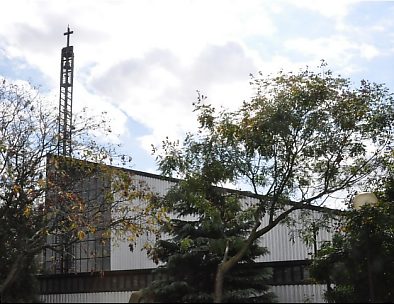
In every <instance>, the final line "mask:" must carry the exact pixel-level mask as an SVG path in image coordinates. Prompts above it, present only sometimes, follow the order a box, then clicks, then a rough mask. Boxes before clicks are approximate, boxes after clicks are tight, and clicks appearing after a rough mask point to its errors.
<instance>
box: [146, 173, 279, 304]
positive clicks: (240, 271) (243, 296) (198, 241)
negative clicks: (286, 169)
mask: <svg viewBox="0 0 394 304" xmlns="http://www.w3.org/2000/svg"><path fill="white" fill-rule="evenodd" d="M164 205H165V207H166V209H167V210H168V211H169V212H170V214H171V215H172V217H173V219H172V220H171V222H170V223H168V225H166V226H164V231H163V232H164V235H166V236H167V237H166V238H165V239H162V240H159V241H158V242H157V244H156V246H155V247H154V248H153V249H152V251H151V252H150V256H151V257H153V259H154V260H155V261H156V262H161V263H164V266H161V267H159V269H158V271H157V272H158V274H159V275H160V277H161V278H162V279H159V280H157V281H154V282H153V283H152V284H151V286H150V287H149V288H148V289H146V290H145V291H144V293H145V296H146V297H148V298H150V299H154V300H155V301H156V302H166V303H169V302H172V303H197V302H199V303H201V302H205V303H207V302H208V303H209V302H212V301H213V288H214V280H215V273H216V271H217V267H218V265H219V264H220V263H221V261H222V259H223V252H227V253H226V255H227V254H228V255H233V254H234V253H236V252H237V251H239V249H240V248H241V247H242V246H243V240H244V238H245V236H246V234H247V233H248V231H249V229H250V228H251V226H252V225H253V221H252V220H251V214H250V213H245V212H243V211H242V209H241V201H240V196H239V194H238V193H236V192H226V191H224V190H223V189H220V188H217V187H214V186H212V184H211V182H210V180H209V179H206V177H205V176H193V177H192V178H189V179H188V180H186V181H181V182H179V183H178V184H177V186H176V187H174V188H173V189H171V190H170V191H169V192H168V194H167V195H166V197H165V199H164ZM265 253H266V249H265V248H263V247H260V246H258V245H256V244H253V245H252V246H250V248H249V249H248V251H247V252H246V253H245V254H244V256H243V257H242V259H241V260H240V262H239V264H238V265H237V267H234V268H233V269H232V270H231V271H230V272H229V273H228V275H227V277H226V279H225V281H224V284H225V287H224V291H223V301H224V302H230V303H257V302H258V303H260V302H272V301H273V299H274V296H273V294H272V293H271V292H269V291H268V286H267V279H268V278H269V273H268V272H267V270H264V269H262V268H261V267H258V265H257V264H256V263H255V262H254V260H255V258H257V257H259V256H262V255H263V254H265Z"/></svg>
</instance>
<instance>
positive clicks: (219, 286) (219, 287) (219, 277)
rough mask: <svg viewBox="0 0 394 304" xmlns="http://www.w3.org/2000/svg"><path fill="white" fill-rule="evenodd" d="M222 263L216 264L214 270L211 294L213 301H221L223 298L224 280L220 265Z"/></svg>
mask: <svg viewBox="0 0 394 304" xmlns="http://www.w3.org/2000/svg"><path fill="white" fill-rule="evenodd" d="M222 265H223V264H222V263H221V264H220V265H219V266H218V270H217V272H216V277H215V293H214V296H213V302H214V303H222V298H223V280H224V271H223V267H222Z"/></svg>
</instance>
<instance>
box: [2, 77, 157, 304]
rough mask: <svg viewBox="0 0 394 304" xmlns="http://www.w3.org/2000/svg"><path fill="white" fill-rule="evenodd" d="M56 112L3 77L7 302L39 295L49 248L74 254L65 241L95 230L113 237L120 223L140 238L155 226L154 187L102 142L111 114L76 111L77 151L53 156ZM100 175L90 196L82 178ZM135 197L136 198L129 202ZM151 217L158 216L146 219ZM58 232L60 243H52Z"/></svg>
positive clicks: (29, 89)
mask: <svg viewBox="0 0 394 304" xmlns="http://www.w3.org/2000/svg"><path fill="white" fill-rule="evenodd" d="M57 113H58V109H55V108H53V107H51V106H50V103H49V102H48V101H46V100H45V99H44V98H42V97H40V95H39V94H38V92H37V91H36V90H35V89H34V88H32V87H30V86H29V85H22V84H18V85H16V84H13V83H11V82H8V81H6V80H1V81H0V297H1V298H0V300H1V302H20V301H23V302H29V301H34V299H35V297H36V295H34V292H35V290H33V289H34V288H30V287H31V286H34V285H35V283H34V282H33V280H34V275H33V274H35V273H32V272H33V271H35V269H37V268H39V267H40V265H35V261H37V260H38V256H39V254H40V253H41V252H42V251H43V250H44V249H45V248H51V249H52V250H54V252H59V251H62V252H64V254H65V255H68V253H67V252H66V251H64V250H65V248H67V246H70V245H71V244H72V243H74V242H77V241H80V240H82V239H84V238H85V237H86V236H87V235H88V234H92V233H94V234H96V233H100V234H103V235H107V236H108V234H109V231H110V230H111V229H115V230H122V231H124V232H126V235H127V236H128V237H130V239H131V240H133V239H135V238H136V237H137V235H138V234H140V233H141V232H142V231H145V230H146V229H148V230H149V229H151V228H152V229H153V223H154V218H155V217H154V215H153V213H155V214H156V211H158V210H157V209H152V208H149V201H150V200H151V199H152V198H153V197H154V194H153V193H152V192H151V191H149V189H148V187H146V185H143V184H142V183H140V182H139V181H137V180H136V178H135V177H134V176H132V174H130V173H129V172H128V171H125V170H119V169H115V168H114V167H111V166H107V164H109V163H111V160H112V162H113V163H114V162H115V161H117V160H119V162H117V164H118V163H119V164H123V165H127V164H128V163H129V158H126V157H125V156H121V155H118V154H117V153H116V147H114V146H112V145H104V144H102V145H101V144H98V143H97V134H100V135H99V136H105V134H108V132H110V129H109V128H108V127H107V125H108V124H107V122H106V121H105V120H104V118H103V117H104V116H103V117H100V119H98V118H97V117H87V116H86V115H85V114H84V113H80V114H78V115H75V119H74V123H73V136H72V140H73V142H72V147H73V155H72V156H73V157H69V158H63V157H56V156H54V155H56V154H57V145H58V138H59V136H58V117H57ZM94 134H96V136H95V135H94ZM48 156H49V157H48ZM94 177H97V178H98V177H100V178H101V179H102V180H104V181H106V183H103V186H102V189H100V191H98V192H97V194H96V195H91V196H86V195H85V194H84V191H83V185H84V183H85V181H86V180H87V179H89V178H94ZM104 194H105V195H104ZM115 194H116V195H115ZM99 196H101V197H100V198H99ZM137 198H138V200H137V201H136V200H135V199H137ZM131 200H134V202H135V203H134V204H130V203H129V204H128V203H127V202H129V201H131ZM96 202H100V204H98V203H96ZM138 202H140V203H138ZM111 212H113V213H115V214H118V217H117V218H116V219H113V220H112V219H110V221H108V222H106V223H105V226H103V223H102V219H103V216H102V215H103V214H108V213H111ZM147 217H149V218H151V220H150V221H145V220H141V219H142V218H144V219H146V218H147ZM140 223H142V224H140ZM58 236H61V238H62V239H63V242H62V243H61V244H60V243H59V244H50V243H48V242H47V241H48V239H49V238H51V237H58ZM65 236H67V238H66V237H65ZM27 281H29V283H27ZM21 282H24V283H25V284H21ZM26 286H29V288H27V287H26Z"/></svg>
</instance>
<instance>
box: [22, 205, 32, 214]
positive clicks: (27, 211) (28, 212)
mask: <svg viewBox="0 0 394 304" xmlns="http://www.w3.org/2000/svg"><path fill="white" fill-rule="evenodd" d="M30 214H31V207H30V206H26V207H25V209H24V210H23V215H24V216H25V217H29V216H30Z"/></svg>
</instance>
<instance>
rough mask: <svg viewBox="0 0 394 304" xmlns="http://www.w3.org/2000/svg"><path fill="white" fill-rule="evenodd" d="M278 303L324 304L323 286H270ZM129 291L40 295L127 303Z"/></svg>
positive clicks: (61, 300) (52, 298) (48, 298)
mask: <svg viewBox="0 0 394 304" xmlns="http://www.w3.org/2000/svg"><path fill="white" fill-rule="evenodd" d="M271 290H272V291H273V292H274V293H275V294H276V295H277V297H278V298H277V299H278V302H279V303H324V297H323V295H324V292H325V291H326V287H325V286H324V285H278V286H271ZM130 295H131V291H124V292H99V293H71V294H50V295H42V296H41V300H42V301H43V302H45V303H127V302H128V301H129V298H130Z"/></svg>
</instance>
